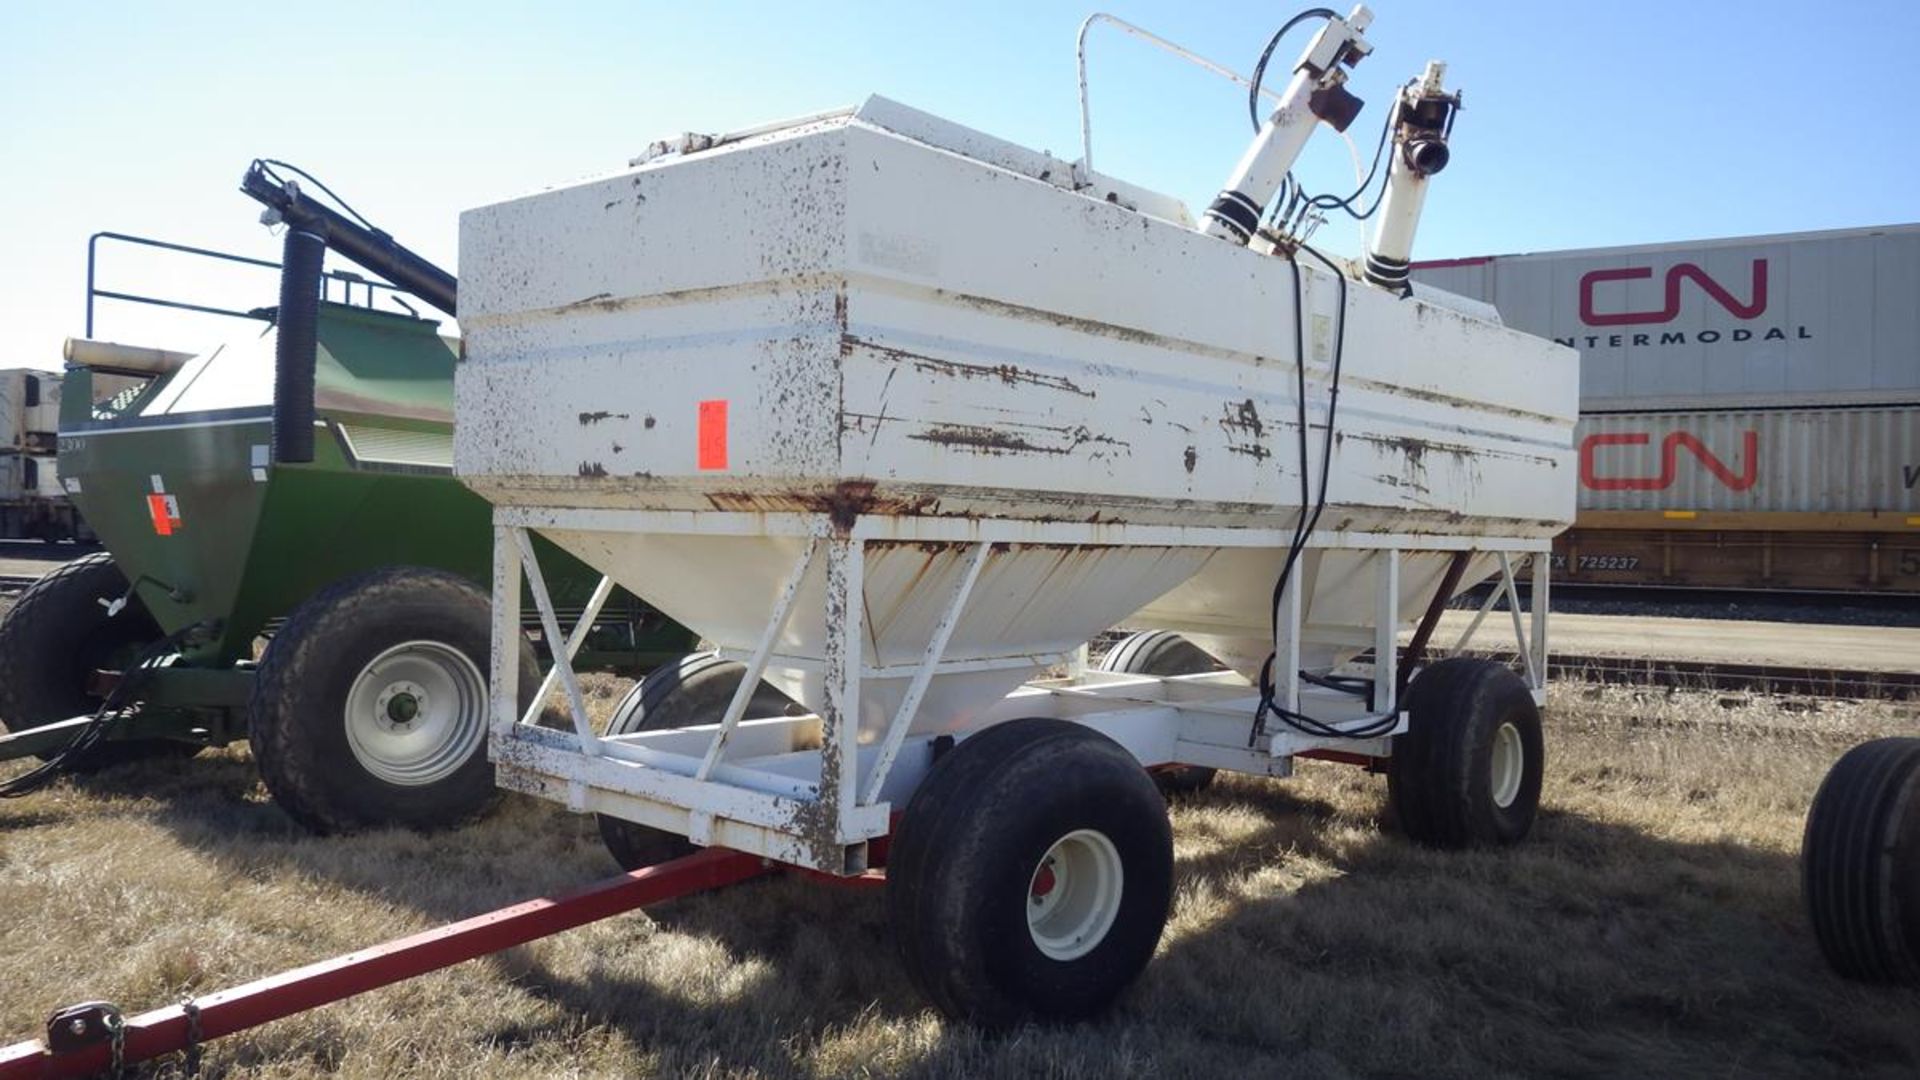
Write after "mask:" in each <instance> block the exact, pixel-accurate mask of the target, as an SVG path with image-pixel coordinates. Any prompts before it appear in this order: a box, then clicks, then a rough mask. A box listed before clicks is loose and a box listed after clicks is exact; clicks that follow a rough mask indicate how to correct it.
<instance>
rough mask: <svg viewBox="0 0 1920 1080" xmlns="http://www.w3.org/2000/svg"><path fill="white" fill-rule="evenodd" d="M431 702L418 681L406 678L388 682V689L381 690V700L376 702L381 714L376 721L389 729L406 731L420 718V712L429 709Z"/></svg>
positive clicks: (375, 706) (375, 704)
mask: <svg viewBox="0 0 1920 1080" xmlns="http://www.w3.org/2000/svg"><path fill="white" fill-rule="evenodd" d="M429 704H430V699H429V698H428V696H427V692H426V690H425V689H424V688H422V687H421V686H420V685H419V684H418V683H411V682H407V681H405V680H401V681H399V682H393V683H388V684H387V687H386V689H384V690H382V691H380V698H379V700H378V701H376V702H375V703H374V708H375V709H376V710H377V711H378V712H379V714H380V717H378V718H376V722H377V723H380V725H381V727H382V728H383V729H384V730H387V731H404V730H406V729H407V728H408V727H410V726H411V725H412V724H413V722H414V721H415V720H418V719H420V714H422V713H424V712H426V711H427V708H428V705H429Z"/></svg>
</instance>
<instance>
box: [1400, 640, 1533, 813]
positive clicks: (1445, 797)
mask: <svg viewBox="0 0 1920 1080" xmlns="http://www.w3.org/2000/svg"><path fill="white" fill-rule="evenodd" d="M1406 710H1407V713H1408V718H1407V730H1406V732H1405V733H1404V734H1401V735H1397V736H1395V737H1394V740H1393V756H1392V757H1391V758H1390V759H1389V760H1388V767H1387V793H1388V797H1389V799H1390V800H1391V801H1392V804H1393V810H1394V816H1395V817H1396V818H1398V819H1399V822H1400V828H1401V830H1402V831H1404V832H1405V833H1406V834H1407V836H1409V837H1410V838H1412V839H1413V840H1415V841H1417V842H1419V843H1422V844H1425V845H1427V846H1429V847H1438V848H1468V847H1479V846H1483V845H1492V844H1511V843H1515V842H1517V841H1519V840H1520V839H1522V838H1523V837H1525V836H1526V835H1527V832H1528V831H1529V830H1530V829H1531V828H1532V827H1533V819H1534V815H1535V814H1536V812H1537V811H1538V810H1539V806H1540V783H1541V778H1542V776H1543V775H1544V772H1545V765H1546V754H1545V744H1544V741H1543V739H1542V736H1541V731H1540V709H1539V707H1538V706H1537V705H1535V704H1534V703H1533V694H1532V692H1531V691H1529V690H1528V689H1527V684H1526V683H1525V682H1523V681H1522V680H1521V678H1520V677H1519V676H1518V675H1515V674H1514V673H1513V672H1512V670H1510V669H1509V668H1507V667H1506V666H1505V665H1503V664H1497V663H1494V662H1493V661H1491V660H1475V659H1471V658H1467V657H1455V658H1453V659H1450V660H1442V661H1440V662H1439V663H1437V664H1434V665H1433V666H1432V667H1429V668H1427V669H1425V670H1424V671H1422V672H1420V675H1419V677H1417V678H1415V679H1414V680H1413V684H1412V685H1411V686H1409V687H1408V688H1407V700H1406Z"/></svg>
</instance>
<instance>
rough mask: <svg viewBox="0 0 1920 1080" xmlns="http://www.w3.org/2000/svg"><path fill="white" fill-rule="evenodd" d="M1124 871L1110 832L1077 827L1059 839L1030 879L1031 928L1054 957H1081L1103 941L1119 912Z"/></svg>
mask: <svg viewBox="0 0 1920 1080" xmlns="http://www.w3.org/2000/svg"><path fill="white" fill-rule="evenodd" d="M1123 881H1124V874H1123V871H1122V867H1121V863H1120V852H1119V851H1118V849H1116V848H1115V847H1114V846H1113V841H1111V840H1109V839H1107V837H1106V834H1104V833H1101V832H1097V831H1095V830H1093V829H1078V830H1075V831H1074V832H1070V833H1068V834H1067V835H1065V836H1063V837H1061V838H1060V839H1059V840H1057V841H1055V842H1054V844H1053V846H1052V847H1051V848H1048V849H1047V853H1046V854H1045V855H1043V856H1042V857H1041V859H1040V862H1039V864H1038V865H1036V866H1035V867H1034V869H1033V874H1032V875H1031V876H1030V877H1029V879H1028V882H1027V932H1028V933H1029V934H1030V935H1032V937H1033V943H1034V945H1035V946H1036V947H1038V948H1039V950H1040V952H1041V953H1042V954H1043V955H1045V956H1046V957H1048V958H1049V959H1053V960H1060V961H1067V960H1077V959H1079V958H1080V957H1082V956H1085V955H1086V954H1088V953H1090V952H1092V951H1093V950H1094V949H1095V948H1096V947H1098V946H1099V944H1100V942H1101V941H1103V940H1105V938H1106V936H1107V931H1108V930H1110V929H1112V928H1113V921H1114V919H1115V918H1116V917H1117V916H1118V915H1119V914H1120V896H1121V885H1122V883H1123Z"/></svg>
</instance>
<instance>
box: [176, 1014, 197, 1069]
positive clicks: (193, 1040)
mask: <svg viewBox="0 0 1920 1080" xmlns="http://www.w3.org/2000/svg"><path fill="white" fill-rule="evenodd" d="M180 1011H181V1013H183V1014H185V1016H186V1018H187V1047H186V1054H187V1061H186V1071H187V1075H188V1076H199V1075H200V1006H199V1005H198V1004H196V1003H195V1002H194V1000H193V995H192V994H187V995H185V996H183V997H182V998H181V999H180Z"/></svg>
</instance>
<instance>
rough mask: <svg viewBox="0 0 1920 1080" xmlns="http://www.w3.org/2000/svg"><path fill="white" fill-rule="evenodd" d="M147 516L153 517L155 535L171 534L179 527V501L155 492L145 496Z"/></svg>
mask: <svg viewBox="0 0 1920 1080" xmlns="http://www.w3.org/2000/svg"><path fill="white" fill-rule="evenodd" d="M147 516H148V517H150V518H152V519H153V532H154V535H156V536H172V535H173V534H174V533H175V532H176V531H178V530H179V528H180V501H179V500H178V499H175V498H174V497H173V496H171V495H167V494H164V493H160V492H156V493H154V494H152V495H149V496H147Z"/></svg>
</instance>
